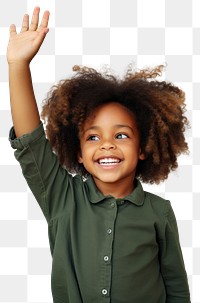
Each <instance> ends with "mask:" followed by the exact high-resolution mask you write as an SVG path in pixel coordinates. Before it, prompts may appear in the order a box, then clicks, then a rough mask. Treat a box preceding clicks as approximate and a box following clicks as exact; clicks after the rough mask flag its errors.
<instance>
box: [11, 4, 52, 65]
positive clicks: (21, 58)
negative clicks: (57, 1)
mask: <svg viewBox="0 0 200 303" xmlns="http://www.w3.org/2000/svg"><path fill="white" fill-rule="evenodd" d="M39 13H40V8H39V7H35V9H34V11H33V16H32V20H31V23H30V25H29V15H24V18H23V22H22V28H21V31H20V33H19V34H17V32H16V26H15V25H14V24H12V25H11V26H10V39H9V43H8V49H7V60H8V63H9V64H12V63H22V64H23V63H25V64H29V63H30V61H31V60H32V59H33V57H34V56H35V55H36V54H37V52H38V50H39V49H40V46H41V45H42V42H43V40H44V38H45V36H46V34H47V33H48V31H49V29H48V21H49V12H48V11H45V12H44V14H43V17H42V20H41V23H40V25H39V26H38V23H39Z"/></svg>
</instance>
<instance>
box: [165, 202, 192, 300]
mask: <svg viewBox="0 0 200 303" xmlns="http://www.w3.org/2000/svg"><path fill="white" fill-rule="evenodd" d="M165 218H166V221H165V227H164V230H163V237H162V239H159V242H160V243H159V245H160V266H161V273H162V276H163V280H164V283H165V287H166V294H167V301H166V303H190V302H191V301H190V293H189V286H188V280H187V274H186V271H185V265H184V260H183V256H182V251H181V247H180V242H179V234H178V227H177V222H176V218H175V215H174V212H173V209H172V207H171V204H170V203H167V207H166V210H165Z"/></svg>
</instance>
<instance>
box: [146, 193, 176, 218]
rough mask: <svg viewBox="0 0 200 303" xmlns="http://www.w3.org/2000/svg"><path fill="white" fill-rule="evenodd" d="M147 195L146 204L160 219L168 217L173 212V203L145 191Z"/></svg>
mask: <svg viewBox="0 0 200 303" xmlns="http://www.w3.org/2000/svg"><path fill="white" fill-rule="evenodd" d="M144 193H145V204H146V206H148V207H149V208H151V209H152V211H154V212H155V213H156V214H157V215H158V216H159V217H160V216H164V217H167V216H168V213H169V211H170V210H171V203H170V201H169V200H166V199H164V198H162V197H160V196H158V195H156V194H153V193H150V192H147V191H144Z"/></svg>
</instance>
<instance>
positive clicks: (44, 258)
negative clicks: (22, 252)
mask: <svg viewBox="0 0 200 303" xmlns="http://www.w3.org/2000/svg"><path fill="white" fill-rule="evenodd" d="M38 260H39V262H38ZM51 263H52V258H51V254H50V250H49V248H29V249H28V274H29V275H50V274H51Z"/></svg>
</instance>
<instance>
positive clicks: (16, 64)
mask: <svg viewBox="0 0 200 303" xmlns="http://www.w3.org/2000/svg"><path fill="white" fill-rule="evenodd" d="M8 65H9V67H10V68H19V69H24V68H29V65H30V62H28V61H24V60H15V61H8Z"/></svg>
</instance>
